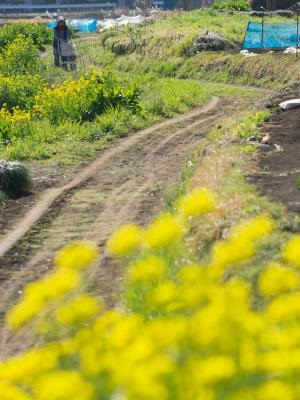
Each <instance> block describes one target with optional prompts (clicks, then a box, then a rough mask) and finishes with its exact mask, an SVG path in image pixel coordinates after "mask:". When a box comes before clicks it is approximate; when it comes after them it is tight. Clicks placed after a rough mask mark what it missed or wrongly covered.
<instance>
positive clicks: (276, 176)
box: [255, 109, 300, 213]
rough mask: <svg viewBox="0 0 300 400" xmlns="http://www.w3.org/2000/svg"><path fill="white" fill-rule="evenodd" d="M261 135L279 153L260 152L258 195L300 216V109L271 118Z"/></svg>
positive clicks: (257, 176) (257, 182)
mask: <svg viewBox="0 0 300 400" xmlns="http://www.w3.org/2000/svg"><path fill="white" fill-rule="evenodd" d="M262 134H263V135H266V134H270V135H271V140H272V142H273V143H276V144H277V145H280V146H281V147H282V151H274V150H272V151H262V152H261V157H260V162H259V168H260V172H259V173H258V174H257V175H256V176H255V183H256V184H257V186H258V187H259V189H260V191H261V193H262V194H264V195H266V196H268V197H269V198H270V199H271V200H275V201H278V202H280V203H281V204H283V205H284V206H285V207H286V209H287V211H289V212H294V213H299V212H300V190H299V189H297V185H296V181H297V178H299V177H300V109H294V110H288V111H282V112H279V113H276V114H273V116H272V117H271V119H270V121H269V122H268V123H266V124H265V125H264V128H263V130H262Z"/></svg>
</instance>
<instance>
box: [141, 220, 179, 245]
mask: <svg viewBox="0 0 300 400" xmlns="http://www.w3.org/2000/svg"><path fill="white" fill-rule="evenodd" d="M183 235H184V228H183V226H182V224H181V223H180V221H179V219H178V218H177V217H176V216H172V215H169V214H166V215H161V216H160V217H159V218H158V219H157V220H156V221H154V222H153V223H152V224H151V225H150V226H149V227H148V229H146V231H145V233H144V240H145V244H146V246H147V247H149V248H151V249H156V248H162V247H168V246H171V245H175V244H176V242H178V240H179V239H181V238H182V237H183Z"/></svg>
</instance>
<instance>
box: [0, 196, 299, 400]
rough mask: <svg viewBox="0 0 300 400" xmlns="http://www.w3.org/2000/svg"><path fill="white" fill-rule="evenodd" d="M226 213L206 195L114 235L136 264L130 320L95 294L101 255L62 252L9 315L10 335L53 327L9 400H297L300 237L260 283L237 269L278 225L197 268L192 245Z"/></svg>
mask: <svg viewBox="0 0 300 400" xmlns="http://www.w3.org/2000/svg"><path fill="white" fill-rule="evenodd" d="M215 204H216V200H215V197H214V195H213V194H210V193H209V192H207V191H206V190H203V189H199V190H198V189H196V190H195V191H193V192H192V193H191V194H190V195H187V196H186V197H185V198H183V199H181V200H180V201H179V202H178V207H177V211H176V212H175V214H174V215H171V214H167V215H165V214H164V215H161V216H160V217H158V218H157V219H156V220H155V221H154V222H153V223H152V224H150V226H148V227H146V228H144V229H142V228H139V227H137V226H135V225H127V226H125V227H123V228H120V229H119V230H118V231H117V232H115V233H114V234H112V236H111V238H110V239H109V240H108V242H107V250H108V251H109V252H110V253H111V254H114V255H116V256H118V257H119V256H121V255H124V256H126V257H125V259H126V262H127V264H128V266H127V268H126V271H125V285H126V287H125V301H127V304H126V303H125V304H124V306H125V308H127V309H128V310H129V311H130V312H125V311H121V310H105V306H104V304H103V301H102V300H101V299H96V298H94V297H93V296H91V295H87V294H85V293H84V290H83V286H82V285H83V283H84V281H85V276H86V274H87V273H88V269H87V268H88V265H91V264H92V263H93V261H94V260H95V259H96V257H97V249H96V247H95V246H93V245H91V244H89V243H76V244H74V245H71V246H69V247H67V248H66V249H64V250H62V251H61V252H60V253H59V254H58V256H57V257H56V261H55V262H56V267H55V268H54V271H53V272H51V273H50V274H49V276H48V277H45V278H43V279H42V280H40V281H39V282H36V283H32V284H30V285H29V286H28V287H27V288H26V289H25V291H24V294H23V297H22V298H21V300H20V302H19V303H18V304H17V305H16V306H15V307H13V308H12V309H11V310H10V311H9V312H8V314H7V318H6V319H7V322H8V324H9V326H10V327H11V329H14V330H18V329H21V328H22V327H24V326H27V327H30V328H31V329H32V330H33V331H35V332H36V334H37V339H38V337H39V335H41V333H40V332H41V330H40V329H39V328H40V325H39V323H37V321H39V322H42V323H44V322H46V323H45V324H44V327H43V330H42V336H41V337H40V339H38V342H41V344H39V345H37V346H36V347H35V348H34V349H29V350H27V351H25V352H24V353H23V354H20V355H18V356H16V357H13V358H11V359H8V360H6V361H3V362H2V363H1V364H0V390H1V396H2V397H1V399H2V398H3V399H5V400H29V399H30V400H48V399H49V400H68V399H70V400H71V399H72V400H74V399H78V400H98V399H111V400H113V399H124V400H125V399H127V400H152V399H153V400H154V399H155V400H157V399H160V400H174V399H184V400H195V399H203V400H204V399H205V400H224V399H228V400H245V399H246V400H250V399H251V400H253V399H258V400H277V399H278V400H296V399H298V398H299V396H300V387H299V384H298V380H299V379H298V377H299V373H300V361H299V360H300V350H299V341H300V333H299V332H300V287H299V269H298V268H299V257H298V255H299V238H298V236H296V237H294V238H291V239H290V240H289V241H288V242H287V243H286V244H285V245H284V246H283V250H282V256H281V258H280V259H278V261H277V262H276V263H274V262H272V263H269V264H268V265H266V267H265V268H264V269H263V270H262V272H260V273H259V276H258V279H257V282H254V283H252V284H250V283H249V282H247V281H245V280H243V279H241V278H237V276H236V275H235V274H233V273H230V272H231V271H232V268H233V265H234V268H235V269H236V270H238V269H239V267H240V266H241V265H243V266H244V262H245V261H249V260H250V259H251V257H252V256H253V255H254V254H255V253H256V252H257V251H259V246H258V245H259V241H260V239H261V238H263V237H264V236H266V235H268V234H270V233H272V231H273V230H274V229H275V225H274V223H273V222H272V220H271V219H270V218H269V217H266V216H261V217H258V218H254V219H252V220H250V221H247V222H245V223H242V224H240V225H239V226H238V227H236V228H234V229H233V230H232V231H231V232H229V233H228V235H227V238H226V239H224V240H222V241H220V242H218V243H216V244H214V245H213V246H212V251H211V255H210V259H208V260H206V261H205V262H203V261H202V262H201V260H197V256H196V255H195V254H193V255H191V256H190V258H189V259H188V258H187V255H186V254H188V252H187V251H185V246H186V245H187V244H186V243H188V242H187V241H185V238H186V237H187V236H188V234H189V230H190V229H193V227H194V224H195V222H196V221H197V223H198V222H199V223H201V216H202V215H203V214H205V213H207V212H210V211H213V210H214V207H215ZM255 293H259V296H260V297H261V298H262V306H261V307H260V308H259V309H256V308H255V307H254V306H253V302H252V298H253V296H254V294H255ZM50 315H51V317H52V318H50ZM53 331H55V335H53Z"/></svg>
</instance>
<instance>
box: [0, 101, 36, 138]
mask: <svg viewBox="0 0 300 400" xmlns="http://www.w3.org/2000/svg"><path fill="white" fill-rule="evenodd" d="M30 120H31V115H30V113H29V112H27V111H23V110H20V109H19V107H14V108H13V110H12V112H9V111H8V109H7V107H6V105H5V104H4V106H3V107H2V108H1V109H0V142H2V143H8V142H10V141H11V140H12V139H13V138H15V137H24V136H26V134H28V133H29V122H30Z"/></svg>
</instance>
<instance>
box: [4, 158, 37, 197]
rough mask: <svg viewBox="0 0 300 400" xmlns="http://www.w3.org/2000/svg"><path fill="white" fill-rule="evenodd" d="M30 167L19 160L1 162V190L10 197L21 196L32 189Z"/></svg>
mask: <svg viewBox="0 0 300 400" xmlns="http://www.w3.org/2000/svg"><path fill="white" fill-rule="evenodd" d="M31 185H32V181H31V177H30V174H29V171H28V169H27V168H26V167H25V166H24V165H22V164H20V163H18V162H5V161H1V162H0V190H1V191H3V192H4V193H6V194H7V195H8V196H9V197H19V196H21V195H22V194H24V193H26V192H28V191H29V190H30V189H31Z"/></svg>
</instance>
